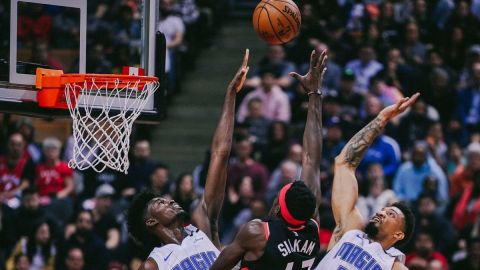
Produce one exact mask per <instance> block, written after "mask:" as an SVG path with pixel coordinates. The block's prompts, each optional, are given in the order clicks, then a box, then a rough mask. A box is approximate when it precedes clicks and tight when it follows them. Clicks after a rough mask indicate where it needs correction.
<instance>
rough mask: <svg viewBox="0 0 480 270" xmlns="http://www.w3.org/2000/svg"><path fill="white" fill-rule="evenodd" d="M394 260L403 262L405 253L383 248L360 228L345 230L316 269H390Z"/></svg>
mask: <svg viewBox="0 0 480 270" xmlns="http://www.w3.org/2000/svg"><path fill="white" fill-rule="evenodd" d="M395 261H399V262H401V263H405V255H404V254H403V253H402V252H400V251H399V250H398V249H396V248H393V247H392V248H389V249H388V250H384V249H383V248H382V246H381V245H380V243H378V242H373V241H371V240H370V239H368V237H367V234H366V233H365V232H362V231H360V230H351V231H348V232H346V233H345V234H344V235H343V236H342V238H341V239H340V241H339V242H338V243H337V244H335V246H334V247H333V248H332V249H331V250H330V251H329V252H328V253H327V255H325V257H324V258H323V259H322V261H321V262H320V264H319V265H318V266H317V268H316V269H322V270H323V269H332V270H390V269H392V267H393V264H394V262H395Z"/></svg>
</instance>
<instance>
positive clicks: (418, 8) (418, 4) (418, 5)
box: [415, 0, 427, 15]
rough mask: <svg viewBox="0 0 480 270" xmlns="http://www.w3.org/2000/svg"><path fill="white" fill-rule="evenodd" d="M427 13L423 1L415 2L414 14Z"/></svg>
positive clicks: (425, 4)
mask: <svg viewBox="0 0 480 270" xmlns="http://www.w3.org/2000/svg"><path fill="white" fill-rule="evenodd" d="M426 13H427V3H426V2H425V0H417V1H415V14H417V15H424V14H426Z"/></svg>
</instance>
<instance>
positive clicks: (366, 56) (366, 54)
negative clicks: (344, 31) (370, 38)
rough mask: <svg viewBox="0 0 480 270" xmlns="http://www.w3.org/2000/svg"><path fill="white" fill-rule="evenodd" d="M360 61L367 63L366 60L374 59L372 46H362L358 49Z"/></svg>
mask: <svg viewBox="0 0 480 270" xmlns="http://www.w3.org/2000/svg"><path fill="white" fill-rule="evenodd" d="M359 58H360V61H362V63H364V64H367V63H368V62H370V61H372V60H373V59H375V52H374V51H373V48H372V47H363V48H361V49H360V54H359Z"/></svg>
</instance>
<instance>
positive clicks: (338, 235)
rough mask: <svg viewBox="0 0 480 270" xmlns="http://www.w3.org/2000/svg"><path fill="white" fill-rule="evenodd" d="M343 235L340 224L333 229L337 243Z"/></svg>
mask: <svg viewBox="0 0 480 270" xmlns="http://www.w3.org/2000/svg"><path fill="white" fill-rule="evenodd" d="M342 236H343V235H342V229H341V228H340V226H337V227H335V230H333V239H334V240H335V243H338V241H340V239H341V238H342Z"/></svg>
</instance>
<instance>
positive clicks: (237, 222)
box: [222, 199, 268, 243]
mask: <svg viewBox="0 0 480 270" xmlns="http://www.w3.org/2000/svg"><path fill="white" fill-rule="evenodd" d="M267 214H268V212H267V203H266V202H265V201H263V200H260V199H255V200H253V201H252V202H251V203H250V205H249V207H248V208H245V209H243V210H242V211H240V213H238V215H237V216H236V217H235V219H234V220H233V226H232V228H231V229H230V230H228V231H227V232H226V233H225V234H224V236H223V237H222V242H223V243H231V242H232V241H233V238H234V237H235V235H237V232H238V230H239V229H240V227H241V226H242V225H243V224H245V223H247V222H248V221H250V220H252V219H262V220H263V219H265V218H266V217H267Z"/></svg>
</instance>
